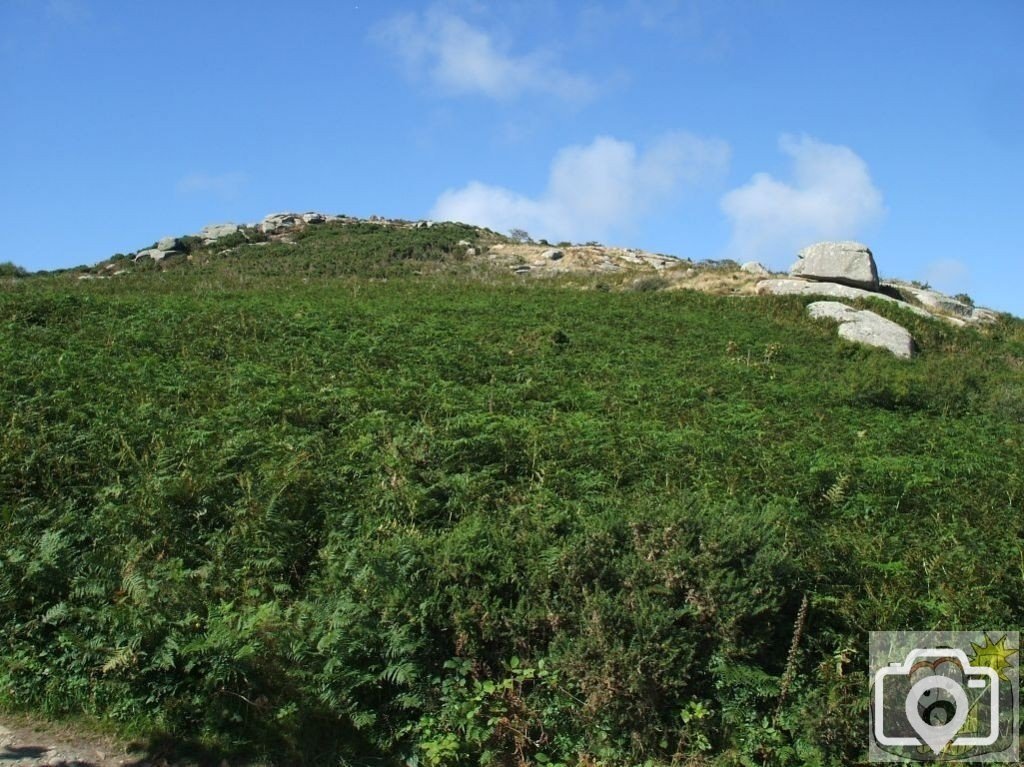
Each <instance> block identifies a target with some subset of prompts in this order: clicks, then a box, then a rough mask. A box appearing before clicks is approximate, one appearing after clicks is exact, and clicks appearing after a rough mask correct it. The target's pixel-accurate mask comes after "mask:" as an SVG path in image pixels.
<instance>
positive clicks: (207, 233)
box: [197, 224, 241, 245]
mask: <svg viewBox="0 0 1024 767" xmlns="http://www.w3.org/2000/svg"><path fill="white" fill-rule="evenodd" d="M239 229H241V227H240V226H239V225H238V224H207V225H206V226H204V227H203V228H202V229H200V230H199V234H198V235H197V236H198V237H202V238H203V244H204V245H209V244H210V243H211V242H216V241H217V240H219V239H220V238H221V237H227V236H229V235H232V234H234V233H235V232H237V231H238V230H239Z"/></svg>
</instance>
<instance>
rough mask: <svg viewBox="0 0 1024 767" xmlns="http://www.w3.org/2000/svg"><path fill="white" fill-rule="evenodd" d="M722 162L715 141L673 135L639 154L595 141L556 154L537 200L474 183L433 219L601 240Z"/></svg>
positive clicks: (439, 207) (441, 203) (725, 157)
mask: <svg viewBox="0 0 1024 767" xmlns="http://www.w3.org/2000/svg"><path fill="white" fill-rule="evenodd" d="M728 162H729V146H728V144H726V143H725V142H724V141H719V140H717V139H701V138H698V137H696V136H692V135H690V134H687V133H673V134H669V135H667V136H664V137H662V138H661V139H660V140H659V141H658V142H656V143H655V144H654V145H653V146H651V147H650V148H649V149H647V151H645V152H638V151H637V149H636V147H635V146H634V145H633V144H631V143H630V142H628V141H619V140H617V139H614V138H610V137H607V136H599V137H597V138H596V139H594V141H593V142H591V143H590V144H589V145H588V146H570V147H567V148H565V149H563V150H561V151H560V152H559V153H558V154H557V155H556V156H555V159H554V161H553V162H552V164H551V170H550V174H549V177H548V184H547V188H546V190H545V191H544V193H543V194H542V195H540V196H538V197H535V198H534V197H528V196H526V195H523V194H519V193H517V192H513V191H511V190H509V189H505V188H503V187H499V186H490V185H488V184H483V183H481V182H479V181H473V182H471V183H470V184H467V185H466V186H464V187H462V188H461V189H454V190H452V189H450V190H448V191H446V192H445V193H444V194H442V195H441V196H440V197H439V198H438V200H437V202H436V203H435V205H434V209H433V211H432V212H431V216H432V217H433V218H436V219H440V220H447V221H462V222H465V223H470V224H476V225H478V226H486V227H489V228H491V229H494V230H496V231H501V232H507V231H508V230H510V229H513V228H517V229H525V230H527V231H528V232H530V233H531V234H533V235H534V236H536V237H543V238H546V239H550V240H574V241H582V240H591V239H602V238H604V237H606V236H607V235H608V234H609V233H610V232H613V231H615V230H616V229H617V228H619V227H621V226H624V225H627V224H629V223H631V222H633V221H635V220H637V219H638V218H640V217H642V216H643V215H645V214H647V213H649V212H650V211H651V210H652V209H653V208H654V207H656V206H657V205H658V204H659V203H662V202H664V201H666V200H668V199H670V198H671V197H672V196H673V195H674V194H675V193H677V192H678V191H679V190H680V189H681V188H682V187H683V186H684V185H693V184H696V183H698V182H700V181H702V180H703V179H705V178H707V177H709V176H713V175H715V174H718V173H721V172H722V171H724V169H725V167H726V166H727V165H728Z"/></svg>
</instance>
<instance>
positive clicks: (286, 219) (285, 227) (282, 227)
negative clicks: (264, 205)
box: [257, 213, 302, 234]
mask: <svg viewBox="0 0 1024 767" xmlns="http://www.w3.org/2000/svg"><path fill="white" fill-rule="evenodd" d="M301 224H302V217H301V216H300V215H299V214H298V213H271V214H270V215H269V216H267V217H265V218H264V219H263V220H262V221H261V222H260V223H259V224H258V225H257V227H258V228H259V230H260V231H261V232H263V233H264V234H280V233H281V232H288V231H291V230H292V229H295V228H297V227H299V226H300V225H301Z"/></svg>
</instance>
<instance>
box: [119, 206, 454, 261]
mask: <svg viewBox="0 0 1024 767" xmlns="http://www.w3.org/2000/svg"><path fill="white" fill-rule="evenodd" d="M330 221H342V222H346V223H359V222H363V221H364V220H363V219H359V218H353V217H351V216H340V215H333V214H329V213H317V212H314V211H309V212H306V213H271V214H270V215H269V216H265V217H264V218H263V220H261V221H259V222H257V223H254V224H233V223H224V224H208V225H207V226H204V227H203V228H202V229H200V230H199V231H198V232H196V233H195V234H192V235H182V236H179V237H164V238H163V239H161V240H159V241H158V242H157V243H156V244H155V245H153V247H150V248H143V249H142V250H139V251H137V252H136V253H134V254H133V258H134V260H135V261H140V260H142V259H146V258H149V259H152V260H153V261H162V260H164V259H165V258H168V257H170V256H180V255H183V254H184V253H186V252H187V251H188V248H187V247H186V246H185V241H186V240H187V239H190V238H195V239H198V240H201V241H202V244H203V245H211V244H213V243H215V242H217V240H220V239H222V238H224V237H228V236H230V235H233V234H237V233H239V232H241V233H242V234H244V235H246V236H247V239H248V235H249V233H257V234H260V235H263V236H264V237H265V238H267V239H271V240H275V239H282V238H285V237H287V236H288V235H290V234H292V233H294V232H296V231H299V230H301V229H304V228H305V227H307V226H315V225H317V224H325V223H328V222H330ZM365 223H371V224H380V225H387V226H401V227H408V228H413V227H416V228H422V227H429V226H433V224H434V222H433V221H403V220H400V219H390V218H382V217H380V216H370V218H369V219H366V220H365Z"/></svg>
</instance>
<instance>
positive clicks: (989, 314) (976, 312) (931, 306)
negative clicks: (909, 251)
mask: <svg viewBox="0 0 1024 767" xmlns="http://www.w3.org/2000/svg"><path fill="white" fill-rule="evenodd" d="M883 284H884V285H886V286H887V287H891V288H894V289H895V290H898V291H899V292H900V293H902V294H903V296H904V298H906V297H908V296H909V297H910V298H912V299H913V300H914V301H917V302H918V303H919V304H921V306H923V307H924V308H926V309H927V310H928V311H930V312H931V313H932V314H936V315H940V316H944V317H946V318H947V319H950V320H953V319H960V320H962V321H963V322H965V323H974V322H992V321H994V320H996V319H997V318H998V315H997V314H996V313H995V312H993V311H992V310H991V309H984V308H982V307H980V306H972V305H971V304H968V303H964V302H963V301H960V300H958V299H956V298H951V297H950V296H947V295H946V294H945V293H940V292H939V291H937V290H929V289H927V288H919V287H917V286H915V285H908V284H907V283H905V282H899V281H896V280H894V281H892V282H886V283H883Z"/></svg>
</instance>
